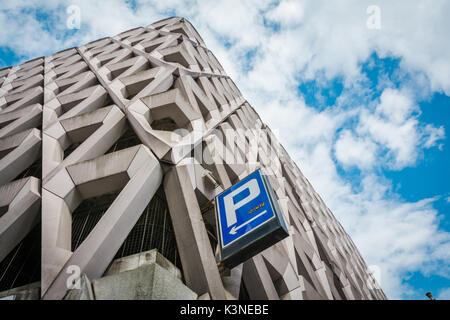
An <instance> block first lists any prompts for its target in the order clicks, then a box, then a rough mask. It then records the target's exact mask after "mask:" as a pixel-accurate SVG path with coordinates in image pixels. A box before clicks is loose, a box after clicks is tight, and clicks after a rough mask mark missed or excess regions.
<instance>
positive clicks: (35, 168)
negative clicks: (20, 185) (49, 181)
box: [14, 158, 42, 180]
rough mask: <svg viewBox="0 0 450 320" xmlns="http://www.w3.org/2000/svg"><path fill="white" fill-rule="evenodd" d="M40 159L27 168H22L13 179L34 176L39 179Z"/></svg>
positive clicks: (40, 172)
mask: <svg viewBox="0 0 450 320" xmlns="http://www.w3.org/2000/svg"><path fill="white" fill-rule="evenodd" d="M41 162H42V159H41V158H39V159H38V160H36V161H35V162H34V163H33V164H32V165H31V166H29V167H28V168H27V169H25V170H23V171H22V172H21V173H20V174H19V175H18V176H17V177H16V178H15V179H14V180H19V179H23V178H27V177H35V178H38V179H41V176H42V166H41Z"/></svg>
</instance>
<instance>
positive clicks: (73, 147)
mask: <svg viewBox="0 0 450 320" xmlns="http://www.w3.org/2000/svg"><path fill="white" fill-rule="evenodd" d="M80 144H82V142H75V143H72V144H71V145H70V146H69V147H68V148H67V149H66V150H64V159H66V158H67V157H68V156H70V154H71V153H72V152H74V151H75V149H76V148H78V147H79V146H80Z"/></svg>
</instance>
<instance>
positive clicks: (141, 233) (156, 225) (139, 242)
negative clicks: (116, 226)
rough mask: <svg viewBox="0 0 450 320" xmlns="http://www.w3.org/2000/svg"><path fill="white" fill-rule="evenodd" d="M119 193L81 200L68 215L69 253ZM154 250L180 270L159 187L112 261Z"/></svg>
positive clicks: (164, 200)
mask: <svg viewBox="0 0 450 320" xmlns="http://www.w3.org/2000/svg"><path fill="white" fill-rule="evenodd" d="M118 193H119V192H116V193H110V194H106V195H103V196H100V197H95V198H90V199H86V200H84V201H83V202H82V203H81V204H80V205H79V206H78V208H77V209H76V210H75V211H74V212H73V214H72V251H75V250H76V249H77V248H78V247H79V246H80V244H81V243H82V242H83V241H84V239H86V237H87V236H88V235H89V233H90V232H91V231H92V229H94V227H95V225H96V224H97V223H98V221H99V220H100V219H101V217H102V216H103V214H104V213H105V212H106V211H107V210H108V208H109V207H110V206H111V204H112V202H113V201H114V199H115V198H116V197H117V195H118ZM154 248H157V249H158V252H159V253H161V254H162V255H163V256H164V257H165V258H167V259H168V260H169V261H171V262H172V263H173V264H174V265H175V266H177V267H178V268H179V269H180V270H181V261H180V257H179V255H178V248H177V244H176V240H175V234H174V231H173V229H172V221H171V220H170V215H169V211H168V207H167V201H166V198H165V194H164V191H163V189H162V187H160V188H159V189H158V191H157V192H156V193H155V195H154V196H153V198H152V200H151V201H150V203H149V204H148V205H147V207H146V208H145V209H144V211H143V213H142V215H141V217H140V218H139V220H138V222H137V223H136V224H135V226H134V227H133V229H132V230H131V231H130V233H129V234H128V237H127V238H126V239H125V241H124V242H123V244H122V246H121V247H120V249H119V250H118V251H117V254H116V256H115V257H114V259H118V258H122V257H126V256H130V255H133V254H136V253H139V252H144V251H148V250H151V249H154Z"/></svg>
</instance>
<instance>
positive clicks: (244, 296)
mask: <svg viewBox="0 0 450 320" xmlns="http://www.w3.org/2000/svg"><path fill="white" fill-rule="evenodd" d="M238 299H239V300H251V299H250V295H249V294H248V291H247V287H246V286H245V282H244V279H242V280H241V287H240V289H239V298H238Z"/></svg>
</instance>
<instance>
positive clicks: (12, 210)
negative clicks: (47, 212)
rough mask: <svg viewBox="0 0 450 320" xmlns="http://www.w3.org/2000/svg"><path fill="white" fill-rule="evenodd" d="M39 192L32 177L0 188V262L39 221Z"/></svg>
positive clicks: (36, 183)
mask: <svg viewBox="0 0 450 320" xmlns="http://www.w3.org/2000/svg"><path fill="white" fill-rule="evenodd" d="M39 190H40V183H39V179H36V178H34V177H28V178H24V179H20V180H16V181H13V182H10V183H8V184H5V185H3V186H0V194H1V195H2V197H1V198H0V210H1V211H0V261H1V260H3V258H4V257H5V256H6V255H7V254H8V253H9V252H10V251H11V250H12V249H13V248H14V247H15V246H16V245H17V244H18V243H19V242H20V241H21V240H22V239H23V238H24V237H25V236H26V235H27V234H28V232H29V231H31V230H32V229H33V227H34V226H35V225H36V224H37V223H38V222H39V221H40V220H41V217H40V211H39V208H40V206H41V201H40V200H41V197H40V191H39Z"/></svg>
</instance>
